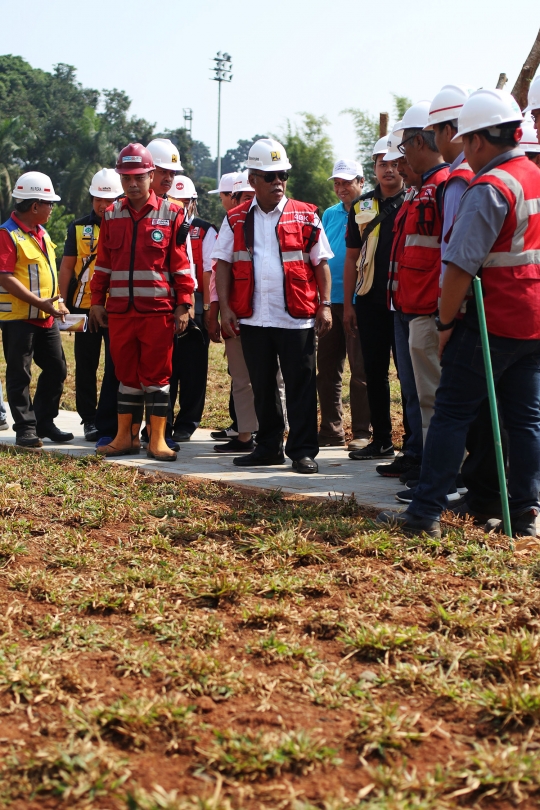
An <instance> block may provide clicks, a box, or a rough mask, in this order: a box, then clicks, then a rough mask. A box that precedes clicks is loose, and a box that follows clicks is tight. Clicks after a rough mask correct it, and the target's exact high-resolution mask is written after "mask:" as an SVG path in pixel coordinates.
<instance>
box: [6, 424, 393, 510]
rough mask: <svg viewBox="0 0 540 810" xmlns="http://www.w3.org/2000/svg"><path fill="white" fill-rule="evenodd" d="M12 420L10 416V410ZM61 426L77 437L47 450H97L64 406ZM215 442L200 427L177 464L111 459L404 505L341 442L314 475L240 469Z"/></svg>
mask: <svg viewBox="0 0 540 810" xmlns="http://www.w3.org/2000/svg"><path fill="white" fill-rule="evenodd" d="M7 418H8V423H9V424H10V425H11V417H10V414H9V412H8V417H7ZM56 425H57V426H58V427H59V428H61V429H62V430H68V431H70V432H71V433H73V434H74V436H75V438H74V439H73V441H72V442H69V444H55V443H53V442H50V441H49V440H48V439H44V442H43V449H44V450H55V451H59V452H61V453H66V454H68V455H73V456H84V455H88V454H90V453H94V445H93V444H91V443H89V442H86V441H85V440H84V434H83V430H82V425H81V424H80V419H79V416H78V415H77V414H76V413H72V412H71V411H60V415H59V416H58V418H57V419H56ZM0 443H1V444H14V443H15V434H14V432H13V430H11V428H10V429H9V430H6V431H2V432H1V433H0ZM215 444H216V442H214V441H213V440H212V439H211V438H210V431H209V430H202V429H199V430H196V431H195V433H194V434H193V436H192V437H191V441H190V442H185V443H182V444H181V446H180V447H181V449H180V452H179V454H178V459H177V460H176V462H174V463H170V462H159V461H155V460H153V459H149V458H146V453H145V451H144V450H143V451H141V453H140V455H139V456H130V457H127V458H119V459H116V460H114V461H113V460H110V461H109V462H108V463H117V464H125V465H127V466H130V467H133V466H135V467H140V468H142V469H145V470H149V471H150V470H159V471H162V472H166V473H169V474H171V473H172V474H175V475H189V476H190V477H193V478H203V479H204V478H207V479H211V480H213V481H224V482H226V483H228V484H231V485H235V484H237V485H243V486H249V487H255V488H260V489H261V490H267V491H268V490H275V489H278V488H279V489H281V490H283V492H284V493H285V494H293V493H294V494H298V495H305V496H309V495H311V496H316V497H331V498H336V497H337V498H340V497H341V496H342V495H345V496H349V495H352V494H353V493H354V495H355V497H356V500H357V501H358V503H360V504H362V505H365V506H370V507H372V508H374V509H388V508H392V509H395V508H399V506H401V505H400V504H398V502H397V501H396V500H395V498H394V494H395V493H396V492H397V490H398V489H403V485H402V484H400V483H399V481H398V480H397V479H395V478H382V477H381V476H380V475H378V474H377V473H376V472H375V467H376V465H377V464H378V463H379V462H376V461H352V460H351V459H349V457H348V453H347V452H346V451H345V450H344V449H342V448H339V447H328V448H321V451H320V453H319V455H318V457H317V461H318V464H319V470H320V472H319V473H317V474H315V475H299V474H298V473H295V472H293V471H292V469H291V462H290V460H289V459H287V461H286V463H285V464H283V465H281V466H276V467H251V468H239V467H235V466H234V465H233V463H232V460H233V458H234V455H235V454H233V455H221V454H218V453H215V452H214V451H213V447H214V445H215Z"/></svg>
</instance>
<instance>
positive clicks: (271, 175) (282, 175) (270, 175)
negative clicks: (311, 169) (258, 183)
mask: <svg viewBox="0 0 540 810" xmlns="http://www.w3.org/2000/svg"><path fill="white" fill-rule="evenodd" d="M252 176H253V177H262V179H263V180H264V182H265V183H273V182H274V180H275V179H276V178H277V179H278V180H281V181H282V182H283V183H285V182H286V181H287V180H288V179H289V172H264V174H255V172H252Z"/></svg>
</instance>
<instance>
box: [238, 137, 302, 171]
mask: <svg viewBox="0 0 540 810" xmlns="http://www.w3.org/2000/svg"><path fill="white" fill-rule="evenodd" d="M246 168H247V169H259V171H261V172H274V171H276V172H281V171H287V170H288V169H290V168H291V164H290V163H289V160H288V158H287V153H286V151H285V148H284V147H283V146H282V145H281V144H280V142H279V141H275V140H274V139H273V138H260V139H259V140H258V141H255V143H254V144H253V146H252V147H251V149H250V150H249V154H248V159H247V160H246Z"/></svg>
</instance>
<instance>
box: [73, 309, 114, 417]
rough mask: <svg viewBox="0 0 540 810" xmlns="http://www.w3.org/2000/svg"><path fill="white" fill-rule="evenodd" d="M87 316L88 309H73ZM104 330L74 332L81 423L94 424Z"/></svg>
mask: <svg viewBox="0 0 540 810" xmlns="http://www.w3.org/2000/svg"><path fill="white" fill-rule="evenodd" d="M73 312H74V313H77V314H79V313H80V314H81V315H88V313H89V312H90V310H89V309H76V308H74V309H73ZM105 331H106V330H105V329H101V328H100V329H99V331H98V332H88V331H87V332H75V405H76V408H77V413H78V414H79V416H80V417H81V420H82V421H83V422H95V419H96V410H97V398H98V397H97V370H98V368H99V358H100V355H101V344H102V343H103V338H104V333H105Z"/></svg>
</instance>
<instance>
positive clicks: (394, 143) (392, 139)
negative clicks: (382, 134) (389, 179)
mask: <svg viewBox="0 0 540 810" xmlns="http://www.w3.org/2000/svg"><path fill="white" fill-rule="evenodd" d="M400 143H401V135H396V133H395V132H391V133H390V135H388V136H387V140H386V147H387V152H386V155H385V156H384V157H383V160H388V161H390V160H398V159H399V158H400V157H403V155H402V154H401V152H400V151H399V149H398V145H399V144H400Z"/></svg>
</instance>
